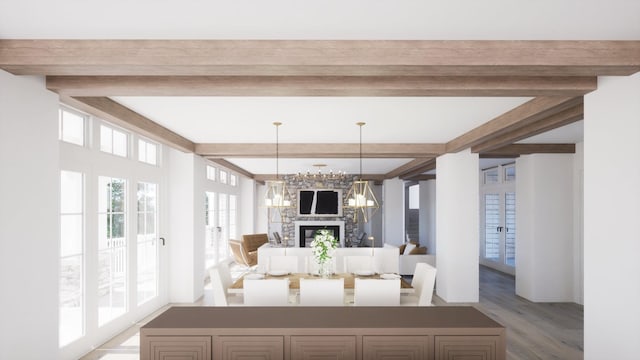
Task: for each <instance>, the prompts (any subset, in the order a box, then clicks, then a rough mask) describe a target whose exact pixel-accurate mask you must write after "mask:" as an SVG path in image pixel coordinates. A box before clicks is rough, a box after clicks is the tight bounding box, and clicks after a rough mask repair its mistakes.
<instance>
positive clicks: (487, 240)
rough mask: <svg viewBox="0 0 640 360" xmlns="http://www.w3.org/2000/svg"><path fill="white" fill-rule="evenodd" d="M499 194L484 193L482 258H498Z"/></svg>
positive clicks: (495, 259)
mask: <svg viewBox="0 0 640 360" xmlns="http://www.w3.org/2000/svg"><path fill="white" fill-rule="evenodd" d="M500 222H501V221H500V194H485V195H484V258H485V259H487V260H492V261H498V260H499V259H500Z"/></svg>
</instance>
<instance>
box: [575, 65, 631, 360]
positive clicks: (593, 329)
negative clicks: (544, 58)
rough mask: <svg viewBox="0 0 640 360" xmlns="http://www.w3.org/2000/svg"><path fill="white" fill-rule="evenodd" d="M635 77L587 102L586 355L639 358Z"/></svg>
mask: <svg viewBox="0 0 640 360" xmlns="http://www.w3.org/2000/svg"><path fill="white" fill-rule="evenodd" d="M639 99H640V73H636V74H635V75H633V76H631V77H601V78H599V79H598V89H597V90H596V91H594V92H592V93H589V94H587V95H586V96H585V120H584V304H585V312H584V340H585V341H584V343H585V348H584V354H585V359H588V360H590V359H593V360H595V359H637V358H638V354H640V341H638V339H640V307H639V306H638V304H640V261H639V258H638V256H639V254H640V231H638V223H639V220H640V165H639V164H640V141H639V140H638V139H640V101H639Z"/></svg>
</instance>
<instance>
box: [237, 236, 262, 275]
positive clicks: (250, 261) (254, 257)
mask: <svg viewBox="0 0 640 360" xmlns="http://www.w3.org/2000/svg"><path fill="white" fill-rule="evenodd" d="M268 242H269V237H268V236H267V234H250V235H242V241H239V240H229V247H230V248H231V253H232V254H233V258H234V259H235V261H236V263H238V264H240V265H245V266H249V267H251V266H255V265H258V248H259V247H260V246H262V245H263V244H265V243H268Z"/></svg>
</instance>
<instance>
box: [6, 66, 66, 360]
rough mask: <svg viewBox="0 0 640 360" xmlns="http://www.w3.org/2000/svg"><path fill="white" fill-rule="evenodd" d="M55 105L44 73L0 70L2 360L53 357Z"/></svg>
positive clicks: (56, 219) (56, 187)
mask: <svg viewBox="0 0 640 360" xmlns="http://www.w3.org/2000/svg"><path fill="white" fill-rule="evenodd" d="M58 108H59V103H58V96H57V95H56V94H54V93H52V92H50V91H48V90H46V88H45V83H44V79H43V78H40V77H30V76H14V75H11V74H9V73H7V72H4V71H2V70H0V169H1V170H0V172H1V173H2V176H0V199H1V200H2V206H0V284H2V295H1V296H0V319H2V320H0V334H2V336H0V359H47V358H57V357H58V299H59V296H58V274H59V268H58V264H59V258H60V251H59V242H60V240H59V238H60V228H59V223H60V219H59V214H60V203H59V197H60V195H59V194H60V166H59V149H58ZM34 341H35V342H34Z"/></svg>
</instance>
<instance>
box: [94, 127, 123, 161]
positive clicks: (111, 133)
mask: <svg viewBox="0 0 640 360" xmlns="http://www.w3.org/2000/svg"><path fill="white" fill-rule="evenodd" d="M127 142H128V136H127V134H126V133H124V132H122V131H119V130H116V129H113V128H111V127H109V126H106V125H100V150H101V151H104V152H106V153H109V154H113V155H117V156H122V157H127V153H128V151H127V149H128V146H127Z"/></svg>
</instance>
